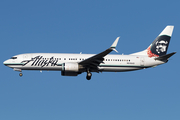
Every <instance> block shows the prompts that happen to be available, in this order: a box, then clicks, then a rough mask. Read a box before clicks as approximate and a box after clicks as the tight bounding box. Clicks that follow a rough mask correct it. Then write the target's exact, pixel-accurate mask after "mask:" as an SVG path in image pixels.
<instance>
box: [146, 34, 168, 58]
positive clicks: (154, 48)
mask: <svg viewBox="0 0 180 120" xmlns="http://www.w3.org/2000/svg"><path fill="white" fill-rule="evenodd" d="M170 39H171V37H170V36H167V35H162V36H158V37H157V38H156V39H155V40H154V41H153V43H152V44H151V45H150V46H149V47H148V49H147V55H148V56H149V57H159V56H162V55H166V52H167V49H168V46H169V42H170Z"/></svg>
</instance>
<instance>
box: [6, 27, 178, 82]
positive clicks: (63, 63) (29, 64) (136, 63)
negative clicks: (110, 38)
mask: <svg viewBox="0 0 180 120" xmlns="http://www.w3.org/2000/svg"><path fill="white" fill-rule="evenodd" d="M173 29H174V26H166V27H165V29H164V30H163V31H162V32H161V33H160V34H159V35H158V37H157V38H156V39H155V40H154V41H153V42H152V43H151V44H150V46H149V47H147V49H145V50H143V51H140V52H136V53H133V54H129V55H116V54H110V55H109V53H110V52H112V51H116V52H118V51H117V50H116V49H115V48H116V46H117V43H118V41H119V38H120V37H117V38H116V40H115V41H114V42H113V44H112V45H111V46H110V48H108V49H106V50H105V51H103V52H101V53H99V54H82V53H80V54H70V53H69V54H65V53H27V54H19V55H15V56H13V57H11V58H10V59H8V60H6V61H4V62H3V64H4V65H5V66H8V67H10V68H12V69H13V70H14V71H19V72H20V73H19V76H22V75H23V74H22V70H40V71H42V70H47V71H51V70H52V71H61V75H62V76H78V75H79V74H81V73H83V72H86V73H87V76H86V79H87V80H90V79H91V77H92V72H97V73H99V72H124V71H134V70H140V69H145V68H150V67H155V66H157V65H161V64H164V63H167V62H168V60H169V58H170V57H171V56H172V55H174V54H175V53H176V52H172V53H169V54H166V53H167V49H168V46H169V42H170V39H171V36H172V32H173Z"/></svg>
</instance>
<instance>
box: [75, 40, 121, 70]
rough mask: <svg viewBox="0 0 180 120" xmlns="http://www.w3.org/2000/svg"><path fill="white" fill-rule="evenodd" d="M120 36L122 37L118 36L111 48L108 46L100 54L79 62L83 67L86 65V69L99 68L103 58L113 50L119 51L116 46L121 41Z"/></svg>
mask: <svg viewBox="0 0 180 120" xmlns="http://www.w3.org/2000/svg"><path fill="white" fill-rule="evenodd" d="M119 38H120V37H117V38H116V40H115V41H114V43H113V44H112V45H111V47H110V48H108V49H107V50H105V51H103V52H101V53H99V54H96V55H94V56H92V57H90V58H88V59H86V60H84V61H81V62H79V64H80V65H82V66H83V67H85V68H86V69H89V70H92V69H93V70H98V68H97V66H98V65H99V64H100V63H103V60H104V57H105V56H106V55H107V54H109V53H110V52H111V51H113V50H114V51H116V52H118V51H117V50H116V49H115V48H116V46H117V43H118V41H119Z"/></svg>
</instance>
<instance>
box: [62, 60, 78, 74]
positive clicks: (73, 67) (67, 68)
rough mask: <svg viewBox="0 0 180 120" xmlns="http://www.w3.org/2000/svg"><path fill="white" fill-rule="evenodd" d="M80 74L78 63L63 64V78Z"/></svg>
mask: <svg viewBox="0 0 180 120" xmlns="http://www.w3.org/2000/svg"><path fill="white" fill-rule="evenodd" d="M78 74H80V72H79V64H78V63H63V64H62V71H61V75H62V76H77V75H78Z"/></svg>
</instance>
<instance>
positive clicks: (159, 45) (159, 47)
mask: <svg viewBox="0 0 180 120" xmlns="http://www.w3.org/2000/svg"><path fill="white" fill-rule="evenodd" d="M167 44H168V42H167V41H164V40H161V41H157V42H156V52H157V53H158V54H160V53H161V52H166V48H167Z"/></svg>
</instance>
